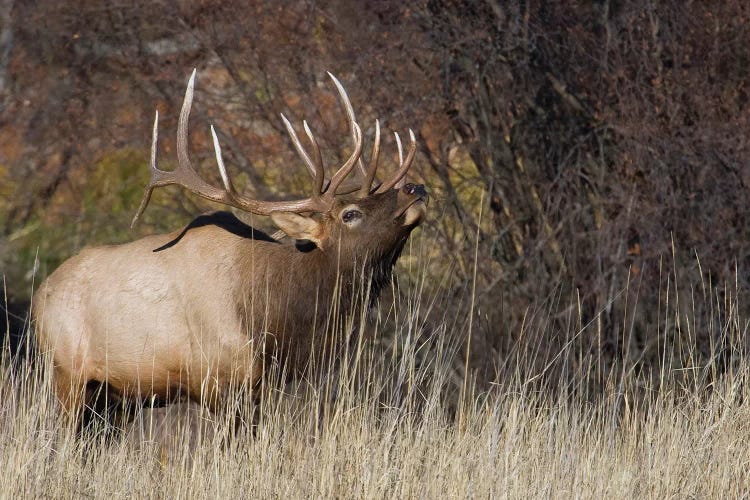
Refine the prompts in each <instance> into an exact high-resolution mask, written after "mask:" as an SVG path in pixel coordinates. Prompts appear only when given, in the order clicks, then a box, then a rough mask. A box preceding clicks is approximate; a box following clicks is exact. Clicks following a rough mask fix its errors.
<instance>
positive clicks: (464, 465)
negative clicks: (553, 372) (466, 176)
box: [0, 259, 750, 498]
mask: <svg viewBox="0 0 750 500" xmlns="http://www.w3.org/2000/svg"><path fill="white" fill-rule="evenodd" d="M409 261H410V260H409V259H406V262H409ZM419 273H424V271H420V272H419ZM419 273H418V274H419ZM414 283H416V284H413V285H407V286H406V287H405V288H408V290H402V291H401V292H400V294H395V293H394V294H392V296H393V297H395V296H400V297H401V299H398V300H396V299H384V300H381V303H380V304H379V306H378V308H377V310H376V313H377V314H374V315H373V318H374V321H373V323H374V325H373V326H372V329H373V331H372V332H370V333H368V334H367V335H363V336H361V338H360V341H359V342H358V343H357V344H356V345H353V346H352V347H351V349H350V351H349V352H347V353H346V354H345V356H344V359H343V361H342V362H341V366H340V367H339V369H336V370H330V371H328V372H327V375H325V376H324V377H323V378H324V379H323V380H301V381H297V382H296V383H294V384H289V385H288V386H286V387H280V386H278V385H277V386H275V387H274V389H273V390H272V391H267V392H266V393H265V394H264V402H263V405H262V409H261V410H260V411H259V412H258V414H257V415H258V426H257V428H256V430H255V432H254V435H253V431H252V429H251V426H249V425H243V426H241V427H242V429H241V430H239V431H236V432H228V422H227V418H226V416H222V415H218V416H216V415H210V414H208V413H206V412H205V411H204V410H202V409H201V408H200V407H199V406H197V405H195V404H193V403H180V404H175V405H172V406H170V407H166V408H156V409H148V408H146V409H141V410H138V411H137V415H136V416H135V417H134V419H133V421H132V422H131V423H129V424H127V425H126V426H125V428H124V429H119V430H117V431H115V430H112V429H109V428H107V426H106V425H102V424H100V425H98V426H94V427H93V428H92V429H89V430H88V431H87V432H84V433H83V434H82V435H76V433H75V432H73V431H72V430H71V429H70V428H67V427H66V425H65V423H64V421H62V420H60V418H59V417H58V415H57V413H56V407H55V401H54V396H53V395H52V393H51V391H50V389H49V386H48V381H47V379H46V378H45V377H44V375H43V374H42V373H41V372H42V371H43V370H41V369H40V368H39V366H40V365H43V360H39V359H37V360H36V367H34V368H32V367H31V366H30V365H29V364H28V363H21V364H20V365H19V364H14V363H12V362H11V361H10V360H8V359H7V356H6V357H5V359H4V360H3V364H2V371H1V372H0V376H1V377H2V379H1V380H0V470H2V471H3V474H2V475H1V476H0V496H2V497H5V498H18V497H27V498H41V497H53V498H88V497H92V498H125V497H127V498H131V497H134V498H151V497H156V498H163V497H169V498H230V497H234V498H279V497H280V498H310V497H313V498H330V497H339V498H341V497H356V498H412V497H416V498H574V497H575V498H668V497H677V498H718V497H724V498H727V497H730V498H740V497H745V496H747V495H748V492H750V406H749V405H748V401H750V389H749V388H748V384H747V380H748V376H749V375H750V372H749V370H750V361H749V360H748V359H747V356H746V354H745V353H744V350H743V348H742V347H741V346H742V345H743V343H744V342H743V338H744V335H745V333H746V328H747V323H746V320H744V319H743V318H741V317H738V314H737V312H736V309H737V308H736V301H737V298H736V297H733V298H731V299H727V298H725V301H724V302H723V303H720V304H717V305H716V308H715V309H714V310H715V311H716V312H715V317H713V318H712V319H713V320H715V321H716V322H717V324H715V325H714V327H716V328H718V329H719V331H721V332H722V335H723V339H724V340H723V341H722V345H725V346H728V347H727V348H726V349H721V353H719V350H720V349H719V347H718V346H717V352H716V354H715V355H714V356H712V358H711V359H713V360H714V361H712V362H711V363H709V364H706V365H702V366H701V365H693V366H691V364H690V363H691V359H692V358H691V356H692V355H693V353H692V351H691V348H690V344H689V339H690V338H694V337H695V334H696V332H694V331H691V326H690V325H691V317H690V314H691V313H690V311H691V310H693V309H692V308H691V307H690V306H687V307H685V309H686V310H680V307H682V306H680V304H681V302H680V300H679V299H680V297H676V296H675V297H674V298H673V300H672V301H671V303H670V304H673V305H670V306H669V308H668V309H667V310H666V311H663V312H662V317H664V318H665V321H664V327H663V328H661V327H660V332H661V333H662V334H664V333H669V334H670V335H671V338H674V339H677V338H678V335H679V336H681V337H680V338H682V339H683V341H684V345H683V347H680V348H679V349H678V350H677V352H678V356H682V358H683V359H681V360H679V361H680V363H679V365H680V366H681V368H680V369H671V370H670V369H667V368H663V369H661V371H660V372H659V373H651V372H650V371H649V370H646V369H643V367H640V366H639V365H638V363H637V360H636V361H634V362H633V363H631V364H627V365H626V364H624V363H623V364H622V365H621V366H619V367H616V368H612V369H610V373H609V374H608V375H607V374H605V375H604V380H605V381H606V382H605V383H604V384H603V385H602V386H601V387H599V388H597V389H596V390H594V389H593V388H592V387H587V385H586V384H587V382H585V381H586V380H589V378H590V377H588V371H591V370H596V369H597V368H596V364H595V363H589V364H587V365H586V364H578V365H577V366H575V363H574V362H571V365H570V366H568V367H567V373H568V376H565V377H564V376H558V377H547V376H545V370H546V369H547V368H549V367H550V366H552V364H553V363H555V362H556V361H559V360H561V359H564V358H565V359H571V360H573V359H580V358H576V357H575V356H569V355H570V354H571V353H568V352H565V351H562V352H560V353H558V356H556V357H554V358H553V359H552V360H550V361H549V363H547V364H546V365H545V366H544V367H543V368H542V369H541V370H538V371H537V373H538V376H536V377H534V376H531V377H530V376H529V375H528V374H529V373H530V372H531V370H532V368H531V365H532V364H534V363H535V362H537V361H538V360H533V359H530V358H528V357H516V358H514V362H515V363H516V366H515V367H511V368H507V366H506V369H505V370H504V371H503V373H504V374H505V375H504V376H503V377H502V378H498V380H496V381H495V382H494V383H493V384H491V385H489V386H485V387H481V388H480V387H478V386H477V384H475V383H474V382H473V378H472V377H471V375H470V376H469V377H468V378H466V377H464V376H463V373H465V372H464V370H463V368H464V365H465V363H466V360H465V359H463V358H462V354H461V352H462V349H461V348H462V345H463V343H464V342H466V331H465V328H464V327H459V326H456V325H460V322H459V323H457V322H456V321H453V322H449V321H448V320H447V319H446V320H444V321H443V322H442V323H439V324H437V326H435V323H431V326H430V327H429V328H428V327H427V324H426V323H424V322H422V321H421V320H420V319H419V318H421V317H423V316H424V314H425V312H426V309H429V308H430V307H433V306H434V305H435V303H437V302H438V300H439V299H438V298H436V297H432V298H429V297H428V298H425V297H426V294H425V292H423V291H422V289H421V284H420V283H421V282H420V280H415V281H414ZM725 292H726V290H725ZM714 295H715V294H713V293H712V292H711V291H709V292H708V294H707V296H709V297H711V296H714ZM730 295H731V294H730ZM693 300H695V299H693ZM684 302H686V301H683V302H682V303H684ZM470 307H471V306H467V311H466V317H467V318H468V317H470V314H469V313H473V312H474V311H470V310H469V308H470ZM386 317H387V318H388V320H387V321H386V320H385V319H384V318H386ZM670 318H671V320H670V321H667V319H670ZM572 324H575V322H572ZM592 324H593V323H592ZM386 325H391V326H390V327H389V328H386ZM393 325H395V326H393ZM541 325H542V326H540V327H538V328H542V329H543V328H544V323H543V322H542V323H541ZM680 325H682V326H680ZM469 327H470V325H469ZM590 327H593V326H591V325H588V326H587V325H583V326H582V327H581V328H584V329H585V328H590ZM390 328H395V333H394V332H390V333H388V334H387V332H389V329H390ZM667 329H670V330H671V331H670V332H666V331H665V330H667ZM579 332H580V330H576V329H575V328H574V329H573V331H571V332H569V334H570V336H571V338H575V337H576V334H577V333H579ZM537 333H538V332H537ZM531 334H533V332H528V333H527V335H531ZM389 335H391V336H389ZM670 335H664V337H665V338H669V337H670ZM681 342H682V341H681ZM671 347H674V346H670V348H669V349H667V346H662V347H661V349H663V353H664V356H665V357H669V356H674V354H672V353H674V352H675V350H674V349H672V348H671ZM680 353H681V354H680ZM524 359H525V360H526V361H525V362H526V363H528V364H529V366H523V365H522V364H523V363H524V361H523V360H524ZM590 359H591V360H593V361H595V360H596V354H594V355H593V356H591V358H590ZM499 361H500V362H502V361H503V360H499ZM674 361H677V360H674ZM677 364H678V363H676V362H670V361H669V360H666V359H665V363H664V364H663V366H665V367H666V366H668V365H671V366H677ZM506 365H507V363H506ZM468 373H469V374H471V368H470V370H469V372H468ZM248 420H249V419H248Z"/></svg>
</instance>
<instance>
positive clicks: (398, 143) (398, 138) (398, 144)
mask: <svg viewBox="0 0 750 500" xmlns="http://www.w3.org/2000/svg"><path fill="white" fill-rule="evenodd" d="M393 135H394V136H396V149H398V164H399V165H401V164H402V163H404V147H403V146H402V145H401V136H400V135H398V132H396V131H394V132H393Z"/></svg>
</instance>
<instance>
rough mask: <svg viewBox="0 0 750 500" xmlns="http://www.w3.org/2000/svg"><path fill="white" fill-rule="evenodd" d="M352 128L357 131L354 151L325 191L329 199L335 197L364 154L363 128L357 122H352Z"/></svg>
mask: <svg viewBox="0 0 750 500" xmlns="http://www.w3.org/2000/svg"><path fill="white" fill-rule="evenodd" d="M352 129H353V130H354V132H355V133H354V152H353V153H352V155H351V156H350V157H349V159H348V160H347V161H346V163H344V164H343V165H342V166H341V168H340V169H339V170H338V171H337V172H336V173H335V174H334V175H333V177H332V178H331V183H330V184H329V185H328V188H327V189H326V193H325V194H326V195H327V198H328V199H333V197H334V196H335V195H336V189H337V188H338V187H339V185H340V184H341V182H343V180H344V179H346V176H348V175H349V173H350V172H351V171H352V169H353V168H354V164H355V163H357V160H359V159H360V157H361V155H362V129H360V128H359V125H358V124H357V123H356V122H353V123H352Z"/></svg>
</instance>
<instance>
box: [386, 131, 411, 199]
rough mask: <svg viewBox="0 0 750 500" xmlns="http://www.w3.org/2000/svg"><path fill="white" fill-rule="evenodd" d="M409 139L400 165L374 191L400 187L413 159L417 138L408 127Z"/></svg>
mask: <svg viewBox="0 0 750 500" xmlns="http://www.w3.org/2000/svg"><path fill="white" fill-rule="evenodd" d="M396 137H398V136H396ZM409 139H410V141H411V143H410V144H409V151H408V152H407V153H406V158H405V159H404V160H403V161H401V162H400V163H401V165H400V166H399V168H398V170H397V171H396V173H395V174H394V175H393V177H392V178H391V179H389V180H388V181H386V182H383V184H381V185H380V187H379V188H378V190H377V191H376V193H384V192H386V191H388V190H389V189H392V188H394V187H397V188H398V187H401V184H402V182H401V180H402V179H403V178H404V177H405V176H406V172H408V170H409V167H410V166H411V162H412V161H413V160H414V155H415V153H416V152H417V138H416V137H415V136H414V131H412V130H411V129H409ZM398 142H400V141H398ZM399 149H400V148H399ZM400 157H401V152H400V151H399V158H400Z"/></svg>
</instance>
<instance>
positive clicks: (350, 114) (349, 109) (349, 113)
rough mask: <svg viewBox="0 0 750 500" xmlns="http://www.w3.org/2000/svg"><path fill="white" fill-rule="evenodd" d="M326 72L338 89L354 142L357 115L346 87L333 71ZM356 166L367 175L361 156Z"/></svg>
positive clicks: (355, 139) (355, 141)
mask: <svg viewBox="0 0 750 500" xmlns="http://www.w3.org/2000/svg"><path fill="white" fill-rule="evenodd" d="M326 73H328V76H330V77H331V80H333V84H334V85H335V86H336V90H338V92H339V99H340V101H341V104H342V105H343V106H344V110H345V111H346V117H347V118H348V119H349V132H350V133H351V135H352V140H353V141H354V143H355V144H356V143H357V137H356V135H355V134H354V126H353V125H354V124H356V123H357V117H356V116H355V115H354V107H353V106H352V103H351V101H350V100H349V94H347V93H346V89H344V86H343V85H341V82H340V81H339V79H338V78H336V77H335V76H333V73H331V72H330V71H326ZM360 132H361V131H360ZM357 168H358V169H359V172H360V173H361V174H362V175H363V176H364V177H367V171H366V170H365V165H364V163H363V162H362V158H359V159H357Z"/></svg>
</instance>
